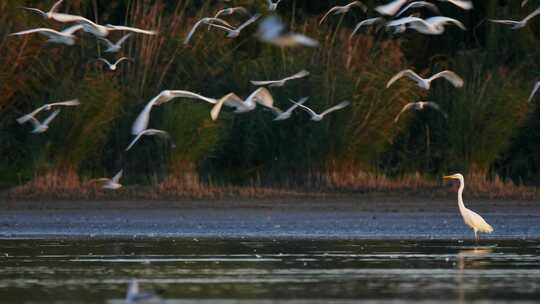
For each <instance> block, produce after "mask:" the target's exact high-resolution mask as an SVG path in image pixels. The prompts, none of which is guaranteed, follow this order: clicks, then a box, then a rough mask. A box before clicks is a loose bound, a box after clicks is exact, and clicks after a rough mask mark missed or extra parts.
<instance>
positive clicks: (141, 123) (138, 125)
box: [131, 90, 216, 135]
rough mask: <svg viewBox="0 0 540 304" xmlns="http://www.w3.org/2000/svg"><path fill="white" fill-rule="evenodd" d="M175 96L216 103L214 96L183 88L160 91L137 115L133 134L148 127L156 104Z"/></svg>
mask: <svg viewBox="0 0 540 304" xmlns="http://www.w3.org/2000/svg"><path fill="white" fill-rule="evenodd" d="M174 98H190V99H200V100H204V101H206V102H208V103H211V104H215V103H216V100H215V99H213V98H208V97H205V96H202V95H199V94H196V93H193V92H190V91H182V90H165V91H162V92H161V93H159V94H158V95H157V96H156V97H154V98H152V100H150V101H149V102H148V103H147V104H146V106H145V107H144V109H143V110H142V111H141V113H140V114H139V116H137V119H135V122H134V123H133V126H132V128H131V134H133V135H137V134H139V133H141V132H142V131H143V130H145V129H146V128H148V121H149V120H150V111H152V108H153V107H154V106H159V105H161V104H163V103H165V102H169V101H171V100H172V99H174Z"/></svg>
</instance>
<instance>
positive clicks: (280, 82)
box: [251, 70, 309, 87]
mask: <svg viewBox="0 0 540 304" xmlns="http://www.w3.org/2000/svg"><path fill="white" fill-rule="evenodd" d="M308 75H309V72H308V71H306V70H302V71H300V72H298V73H296V74H294V75H292V76H289V77H286V78H283V79H281V80H268V81H253V80H252V81H251V84H253V85H256V86H269V87H282V86H284V85H285V83H286V82H287V81H289V80H294V79H300V78H304V77H306V76H308Z"/></svg>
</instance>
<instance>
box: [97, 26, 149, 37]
mask: <svg viewBox="0 0 540 304" xmlns="http://www.w3.org/2000/svg"><path fill="white" fill-rule="evenodd" d="M106 27H107V29H109V30H110V31H129V32H134V33H139V34H145V35H157V31H149V30H143V29H139V28H136V27H131V26H123V25H112V24H107V25H106Z"/></svg>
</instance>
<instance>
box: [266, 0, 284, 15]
mask: <svg viewBox="0 0 540 304" xmlns="http://www.w3.org/2000/svg"><path fill="white" fill-rule="evenodd" d="M280 2H281V0H277V1H276V2H274V1H272V0H266V3H267V4H268V10H269V11H271V12H273V11H275V10H277V6H278V4H279V3H280Z"/></svg>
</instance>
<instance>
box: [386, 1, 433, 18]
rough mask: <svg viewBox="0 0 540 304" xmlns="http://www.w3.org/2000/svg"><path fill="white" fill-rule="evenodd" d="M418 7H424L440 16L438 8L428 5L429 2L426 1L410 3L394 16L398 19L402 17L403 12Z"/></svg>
mask: <svg viewBox="0 0 540 304" xmlns="http://www.w3.org/2000/svg"><path fill="white" fill-rule="evenodd" d="M419 7H425V8H427V9H429V10H431V11H432V12H434V13H436V14H438V15H440V14H441V13H440V11H439V8H438V7H437V6H436V5H435V4H433V3H430V2H427V1H415V2H412V3H410V4H409V5H407V6H405V7H404V8H403V9H402V10H401V11H399V12H398V13H397V14H396V17H399V16H401V15H403V13H404V12H406V11H408V10H410V9H413V8H419Z"/></svg>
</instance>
